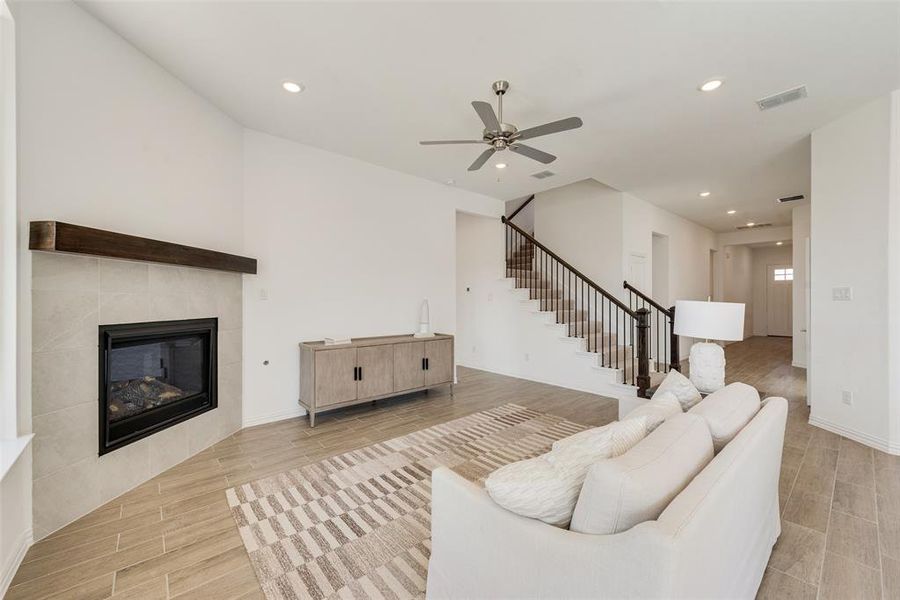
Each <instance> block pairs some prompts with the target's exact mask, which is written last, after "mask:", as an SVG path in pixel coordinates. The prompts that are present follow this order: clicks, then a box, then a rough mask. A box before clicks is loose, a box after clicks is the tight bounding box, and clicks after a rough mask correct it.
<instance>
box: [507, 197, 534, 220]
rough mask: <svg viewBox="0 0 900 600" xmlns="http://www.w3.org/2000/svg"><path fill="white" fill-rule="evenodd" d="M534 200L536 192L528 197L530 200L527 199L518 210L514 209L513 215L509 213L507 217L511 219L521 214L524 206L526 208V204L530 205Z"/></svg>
mask: <svg viewBox="0 0 900 600" xmlns="http://www.w3.org/2000/svg"><path fill="white" fill-rule="evenodd" d="M532 200H534V194H532V195H531V196H530V197H529V198H528V200H526V201H525V202H523V203H522V205H521V206H519V208H517V209H516V210H514V211H513V213H512V214H511V215H509V216H508V217H506V219H507V220H508V221H511V220H512V218H513V217H515V216H516V215H517V214H519V211H521V210H522V209H523V208H525V207H526V206H528V205H529V204H530V203H531V201H532Z"/></svg>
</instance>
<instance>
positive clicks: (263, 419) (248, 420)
mask: <svg viewBox="0 0 900 600" xmlns="http://www.w3.org/2000/svg"><path fill="white" fill-rule="evenodd" d="M305 414H306V411H305V410H304V409H303V408H301V407H299V406H297V407H295V408H292V409H290V410H280V411H276V412H270V413H266V414H264V415H257V416H255V417H245V418H244V420H243V422H242V423H241V427H242V428H243V427H256V426H257V425H265V424H266V423H274V422H276V421H284V420H285V419H293V418H295V417H302V416H303V415H305Z"/></svg>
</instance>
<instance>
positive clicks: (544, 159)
mask: <svg viewBox="0 0 900 600" xmlns="http://www.w3.org/2000/svg"><path fill="white" fill-rule="evenodd" d="M509 149H510V150H512V151H513V152H515V153H516V154H521V155H522V156H527V157H528V158H531V159H533V160H536V161H538V162H541V163H544V164H545V165H549V164H550V163H552V162H553V161H554V160H556V157H555V156H553V155H552V154H548V153H547V152H544V151H543V150H538V149H537V148H532V147H531V146H525V145H524V144H513V145H512V146H510V147H509Z"/></svg>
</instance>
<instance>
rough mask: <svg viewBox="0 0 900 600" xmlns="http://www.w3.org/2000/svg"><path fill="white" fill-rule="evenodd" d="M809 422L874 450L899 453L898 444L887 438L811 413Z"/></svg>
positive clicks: (899, 447) (899, 445)
mask: <svg viewBox="0 0 900 600" xmlns="http://www.w3.org/2000/svg"><path fill="white" fill-rule="evenodd" d="M809 424H810V425H815V426H816V427H820V428H822V429H824V430H826V431H830V432H831V433H836V434H838V435H842V436H844V437H845V438H849V439H851V440H853V441H854V442H859V443H860V444H864V445H866V446H869V447H870V448H875V449H876V450H881V451H882V452H886V453H887V454H895V455H900V444H892V443H890V441H889V440H885V439H883V438H880V437H876V436H874V435H870V434H868V433H863V432H861V431H856V430H855V429H850V428H849V427H844V426H843V425H838V424H837V423H832V422H831V421H828V420H826V419H821V418H818V417H813V416H811V415H810V417H809Z"/></svg>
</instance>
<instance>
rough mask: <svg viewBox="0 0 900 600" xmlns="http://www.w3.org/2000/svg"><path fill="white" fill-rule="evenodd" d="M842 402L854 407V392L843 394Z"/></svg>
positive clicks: (844, 392)
mask: <svg viewBox="0 0 900 600" xmlns="http://www.w3.org/2000/svg"><path fill="white" fill-rule="evenodd" d="M841 402H843V403H844V404H846V405H847V406H853V392H849V391H847V390H844V391H843V392H841Z"/></svg>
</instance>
